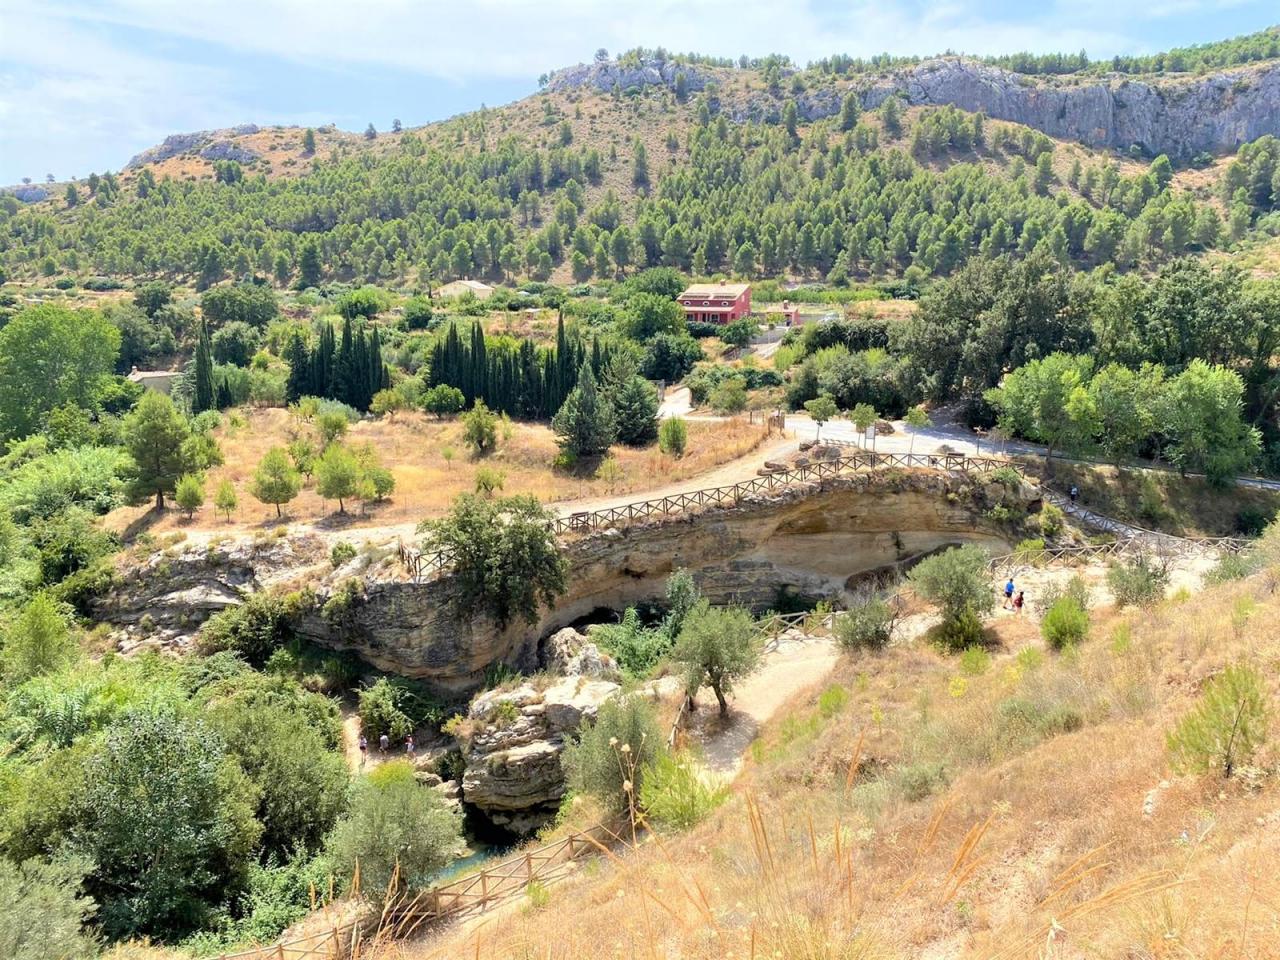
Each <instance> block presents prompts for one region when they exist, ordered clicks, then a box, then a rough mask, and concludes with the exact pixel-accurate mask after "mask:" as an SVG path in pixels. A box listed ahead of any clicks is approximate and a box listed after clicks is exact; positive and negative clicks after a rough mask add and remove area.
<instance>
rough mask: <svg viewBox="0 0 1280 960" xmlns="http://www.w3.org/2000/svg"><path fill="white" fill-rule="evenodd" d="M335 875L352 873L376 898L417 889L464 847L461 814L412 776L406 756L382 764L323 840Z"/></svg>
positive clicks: (360, 786) (365, 891) (364, 891)
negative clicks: (356, 875) (358, 875)
mask: <svg viewBox="0 0 1280 960" xmlns="http://www.w3.org/2000/svg"><path fill="white" fill-rule="evenodd" d="M325 847H326V850H327V852H328V854H329V856H330V858H331V859H332V864H333V869H334V872H335V874H336V875H337V876H339V877H341V878H344V879H349V878H351V877H352V876H354V874H355V872H356V867H357V864H358V865H359V872H360V891H361V893H362V894H363V895H364V896H366V897H368V898H370V899H371V900H373V901H374V902H375V903H380V902H382V901H383V900H384V898H388V897H390V898H392V899H394V898H397V897H398V896H400V895H401V894H402V893H403V892H405V891H412V890H419V889H422V888H424V887H426V886H427V884H428V883H430V881H431V878H432V877H433V876H434V875H435V874H436V873H438V872H439V871H440V870H441V868H443V867H445V866H447V865H448V864H449V862H450V861H452V860H453V859H455V858H456V857H458V856H460V855H461V854H462V852H463V851H464V849H465V845H464V843H463V840H462V815H461V814H460V813H458V812H456V811H454V810H451V809H450V808H448V807H447V806H445V803H444V799H443V798H442V797H441V796H440V794H439V793H437V792H436V791H435V790H432V789H431V788H430V787H424V786H421V785H420V784H419V783H418V782H417V780H415V779H414V775H413V765H412V764H410V763H408V762H406V761H394V762H392V763H384V764H382V765H381V766H379V767H377V768H376V769H375V770H374V771H373V772H372V773H370V774H369V775H368V776H367V777H365V778H364V779H362V780H361V781H360V782H358V783H357V784H356V787H355V790H354V792H353V793H352V797H351V810H350V812H349V813H348V814H347V815H346V816H344V817H343V818H342V819H341V820H340V821H339V822H338V825H337V826H336V827H335V828H334V830H333V832H332V833H331V834H330V835H329V839H328V841H327V843H326V845H325Z"/></svg>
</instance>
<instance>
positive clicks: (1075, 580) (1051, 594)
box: [1037, 573, 1089, 613]
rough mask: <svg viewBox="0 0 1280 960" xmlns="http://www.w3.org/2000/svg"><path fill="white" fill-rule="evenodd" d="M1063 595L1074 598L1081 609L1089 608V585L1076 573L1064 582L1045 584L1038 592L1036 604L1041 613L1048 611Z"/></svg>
mask: <svg viewBox="0 0 1280 960" xmlns="http://www.w3.org/2000/svg"><path fill="white" fill-rule="evenodd" d="M1063 597H1069V598H1071V599H1072V600H1074V601H1075V602H1076V604H1078V605H1079V607H1080V609H1081V610H1088V609H1089V585H1088V584H1086V583H1085V582H1084V578H1083V577H1081V576H1080V574H1078V573H1077V574H1075V575H1074V576H1073V577H1072V578H1071V579H1070V580H1068V581H1067V582H1066V583H1051V584H1049V585H1048V586H1046V587H1045V588H1044V590H1043V591H1041V593H1040V597H1039V600H1038V602H1037V606H1038V607H1039V608H1040V611H1041V613H1048V612H1049V609H1050V608H1051V607H1052V606H1053V605H1054V604H1055V603H1057V602H1058V601H1059V600H1061V599H1062V598H1063Z"/></svg>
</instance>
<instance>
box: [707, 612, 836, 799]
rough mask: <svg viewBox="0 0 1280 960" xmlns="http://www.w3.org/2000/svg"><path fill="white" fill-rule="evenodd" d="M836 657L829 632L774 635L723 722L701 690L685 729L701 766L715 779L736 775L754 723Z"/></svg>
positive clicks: (811, 682) (824, 672)
mask: <svg viewBox="0 0 1280 960" xmlns="http://www.w3.org/2000/svg"><path fill="white" fill-rule="evenodd" d="M837 656H838V654H837V652H836V647H835V644H834V643H832V642H831V639H830V638H829V637H790V636H784V637H782V638H780V639H779V642H778V645H777V647H776V648H775V649H773V650H772V651H770V652H769V653H767V654H765V657H764V660H763V662H762V663H761V665H760V669H758V670H757V671H756V672H755V673H754V674H752V675H751V676H750V677H748V678H747V679H746V680H744V681H743V682H742V683H741V684H739V685H738V687H737V689H736V690H735V691H734V694H733V698H732V700H731V701H730V712H729V716H728V717H727V718H726V719H725V720H723V721H722V720H721V718H720V714H719V709H718V707H717V706H716V699H715V696H714V695H713V694H712V693H711V692H710V691H708V690H704V691H702V692H701V693H700V694H699V695H698V699H697V705H698V708H697V710H695V711H694V714H693V717H692V718H691V720H690V721H689V724H688V726H687V728H686V733H687V735H688V737H689V740H690V742H691V743H692V744H693V745H694V746H695V748H696V749H697V750H698V751H699V752H700V753H701V754H702V762H703V764H704V765H705V767H706V769H707V770H708V771H709V772H710V773H712V774H713V775H715V776H716V777H718V778H720V779H724V780H732V779H733V778H734V777H736V776H737V775H738V771H740V770H741V769H742V761H743V758H744V757H745V755H746V752H747V750H748V748H750V746H751V741H753V740H754V739H755V738H756V735H757V734H758V733H759V732H760V728H761V727H762V726H763V725H764V724H765V723H766V722H767V721H769V720H770V719H771V718H772V717H773V716H774V714H776V713H777V712H778V711H779V710H780V709H781V708H782V707H783V706H785V705H786V704H787V703H788V702H789V701H790V700H791V698H792V697H794V696H795V695H796V694H797V693H800V692H801V691H803V690H806V689H808V688H810V687H813V686H815V685H817V684H819V683H821V682H822V681H823V680H825V679H826V678H827V677H828V676H829V675H830V674H831V671H832V670H833V669H834V668H835V665H836V659H837Z"/></svg>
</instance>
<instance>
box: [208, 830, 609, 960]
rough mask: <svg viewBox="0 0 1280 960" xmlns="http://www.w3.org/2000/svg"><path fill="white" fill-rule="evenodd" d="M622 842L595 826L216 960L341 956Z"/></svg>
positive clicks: (548, 878) (336, 959)
mask: <svg viewBox="0 0 1280 960" xmlns="http://www.w3.org/2000/svg"><path fill="white" fill-rule="evenodd" d="M628 832H629V830H628ZM627 842H630V841H629V840H628V839H627V837H626V836H624V835H623V832H622V828H621V827H620V826H619V825H617V824H615V825H612V826H610V825H608V824H603V823H600V824H596V825H595V826H593V827H589V828H587V829H586V830H578V831H575V832H573V833H571V834H569V835H568V836H566V837H564V838H563V839H560V840H556V841H554V842H552V843H549V844H546V845H544V846H541V847H536V848H534V849H532V850H526V851H525V852H524V853H518V854H514V855H513V856H510V857H508V858H506V859H505V860H502V861H499V862H498V863H495V864H493V865H491V866H486V867H484V868H483V869H481V870H478V871H476V872H475V873H469V874H467V875H466V876H463V877H459V878H458V879H457V880H451V881H449V882H448V883H442V884H439V885H437V886H434V887H431V888H430V889H428V890H424V891H422V892H420V893H418V894H416V895H414V896H412V897H409V898H408V899H405V900H403V901H401V902H400V903H396V904H393V905H391V906H389V907H387V908H386V909H385V910H384V911H383V912H382V913H381V914H380V915H379V916H377V917H373V918H364V919H360V920H352V921H349V922H347V923H344V924H335V925H334V926H333V927H331V928H330V929H327V930H320V931H317V932H316V933H313V934H307V935H304V936H301V937H297V938H294V939H291V940H287V941H280V942H279V943H273V944H269V945H267V946H262V947H253V948H251V949H248V950H242V951H240V952H239V953H226V954H221V955H220V956H218V957H217V958H216V960H347V958H349V957H352V956H354V955H356V952H357V948H358V946H359V944H361V943H362V942H364V941H365V940H367V939H369V938H370V937H374V936H377V935H378V934H379V932H380V931H385V932H386V934H385V935H387V936H389V937H402V936H407V935H408V934H409V933H412V932H414V931H417V930H421V929H423V928H424V927H427V926H430V925H432V924H436V923H440V922H442V921H445V920H454V919H457V918H459V917H462V916H465V915H467V914H469V913H473V912H476V911H481V910H484V909H486V908H487V907H489V906H492V905H494V904H497V903H500V902H502V901H504V900H508V899H511V898H512V897H516V896H520V895H521V894H523V893H525V892H526V891H527V890H528V889H529V886H530V884H533V883H540V884H551V883H555V882H556V881H557V880H563V879H564V878H565V877H567V876H568V875H569V874H570V873H571V872H572V870H573V867H572V864H573V863H574V862H575V861H577V860H581V859H583V858H584V857H587V856H590V855H592V854H595V853H598V852H600V850H601V849H602V848H606V849H607V848H609V847H611V846H613V845H615V844H618V843H627Z"/></svg>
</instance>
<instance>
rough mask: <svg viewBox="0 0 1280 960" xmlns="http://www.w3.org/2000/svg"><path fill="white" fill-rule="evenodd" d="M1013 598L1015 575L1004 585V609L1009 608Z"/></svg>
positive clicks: (1002, 605)
mask: <svg viewBox="0 0 1280 960" xmlns="http://www.w3.org/2000/svg"><path fill="white" fill-rule="evenodd" d="M1012 599H1013V577H1010V578H1009V582H1008V583H1006V584H1005V585H1004V603H1002V604H1001V605H1000V607H1001V609H1002V610H1008V609H1009V601H1011V600H1012Z"/></svg>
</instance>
